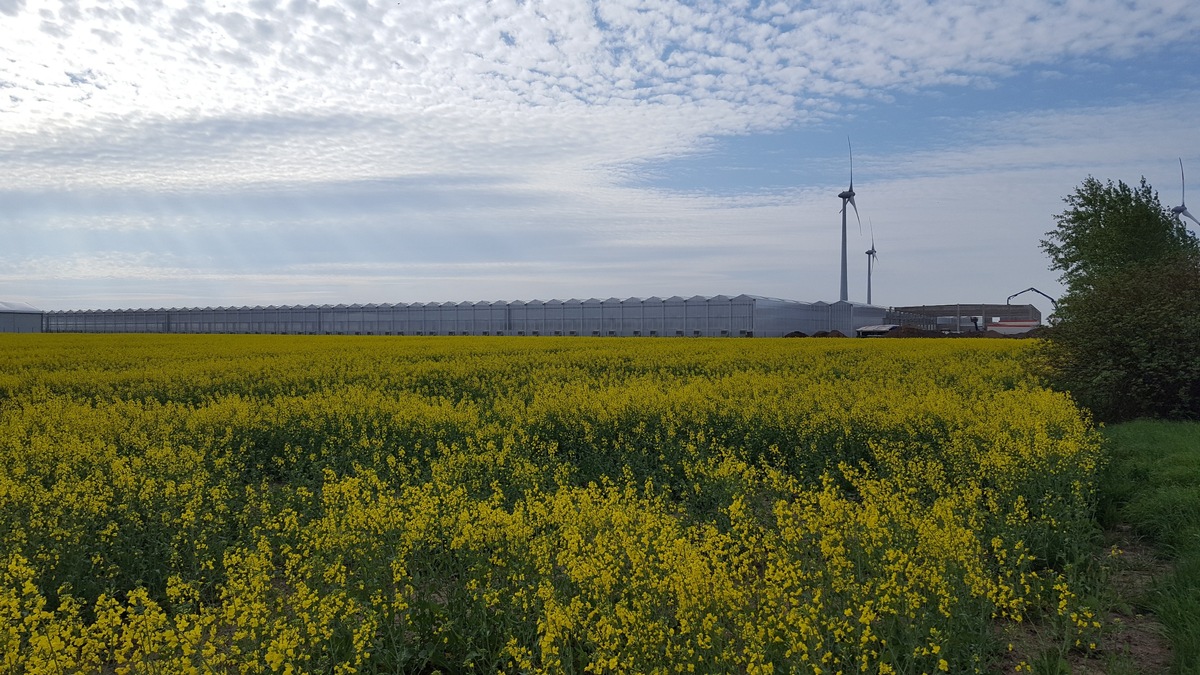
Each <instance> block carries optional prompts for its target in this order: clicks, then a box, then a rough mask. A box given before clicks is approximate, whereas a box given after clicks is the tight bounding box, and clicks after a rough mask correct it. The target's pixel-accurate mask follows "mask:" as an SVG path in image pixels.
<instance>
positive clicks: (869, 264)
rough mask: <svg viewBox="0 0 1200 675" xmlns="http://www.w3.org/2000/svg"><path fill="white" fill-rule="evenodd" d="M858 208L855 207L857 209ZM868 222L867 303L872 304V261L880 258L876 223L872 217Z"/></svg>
mask: <svg viewBox="0 0 1200 675" xmlns="http://www.w3.org/2000/svg"><path fill="white" fill-rule="evenodd" d="M857 210H858V209H855V211H857ZM867 223H869V224H870V225H871V248H870V249H869V250H868V251H867V304H868V305H869V304H871V267H872V263H873V262H874V261H876V260H878V259H879V256H877V255H875V223H872V222H871V219H870V218H867Z"/></svg>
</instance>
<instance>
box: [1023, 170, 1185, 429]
mask: <svg viewBox="0 0 1200 675" xmlns="http://www.w3.org/2000/svg"><path fill="white" fill-rule="evenodd" d="M1063 201H1065V202H1066V203H1067V205H1068V208H1067V210H1065V211H1063V212H1062V213H1060V214H1058V215H1056V216H1055V221H1056V222H1057V225H1058V227H1057V228H1056V229H1055V230H1053V231H1051V232H1048V233H1046V234H1047V239H1045V240H1043V241H1042V248H1043V249H1044V250H1045V251H1046V253H1047V254H1048V255H1049V256H1050V259H1051V265H1050V268H1051V269H1056V270H1059V271H1061V272H1062V276H1061V280H1062V281H1063V283H1064V284H1065V285H1066V286H1067V292H1066V294H1065V295H1064V296H1063V299H1062V300H1061V301H1060V302H1059V305H1058V307H1057V309H1056V312H1055V313H1056V315H1057V316H1058V323H1057V324H1056V325H1055V326H1054V328H1053V329H1052V330H1050V332H1049V333H1048V335H1047V342H1046V343H1045V349H1044V351H1043V355H1044V356H1045V357H1046V363H1047V365H1048V366H1049V373H1050V378H1051V382H1052V384H1054V385H1055V386H1057V387H1059V388H1062V389H1066V390H1068V391H1070V392H1071V393H1072V394H1073V395H1074V396H1075V399H1076V400H1077V401H1078V402H1079V403H1080V404H1082V405H1084V406H1086V407H1088V408H1090V409H1091V410H1092V412H1093V414H1094V415H1095V416H1096V417H1097V418H1098V419H1100V420H1103V421H1120V420H1126V419H1132V418H1135V417H1169V418H1197V419H1200V246H1198V245H1197V240H1196V237H1195V235H1193V234H1192V233H1190V232H1188V230H1187V228H1186V227H1184V226H1183V225H1182V224H1181V223H1180V222H1179V221H1178V219H1177V218H1175V217H1174V215H1173V214H1171V213H1170V212H1169V211H1167V210H1166V209H1164V208H1163V207H1162V205H1161V204H1159V201H1158V195H1157V194H1156V193H1155V192H1154V191H1153V190H1152V189H1151V188H1150V186H1149V185H1147V184H1146V179H1145V178H1143V179H1142V180H1141V183H1140V184H1139V185H1138V187H1137V188H1133V189H1131V188H1130V187H1129V186H1128V185H1126V184H1125V183H1122V182H1118V183H1117V184H1116V185H1113V183H1112V181H1109V182H1108V183H1107V184H1101V183H1100V181H1098V180H1096V179H1095V178H1092V177H1090V176H1089V177H1088V178H1087V180H1085V181H1084V182H1083V184H1082V185H1081V186H1079V187H1078V188H1077V189H1076V190H1075V193H1074V194H1072V195H1070V196H1068V197H1067V198H1065V199H1064V200H1063Z"/></svg>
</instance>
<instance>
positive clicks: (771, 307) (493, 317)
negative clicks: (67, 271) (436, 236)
mask: <svg viewBox="0 0 1200 675" xmlns="http://www.w3.org/2000/svg"><path fill="white" fill-rule="evenodd" d="M885 314H886V310H885V309H884V308H881V307H871V306H868V305H859V304H854V303H841V302H838V303H832V304H828V303H821V302H818V303H806V302H796V301H794V300H781V299H778V298H764V297H760V296H752V295H738V296H735V297H730V296H725V295H717V296H711V297H707V296H699V295H697V296H693V297H690V298H682V297H679V296H673V297H670V298H665V299H664V298H659V297H653V296H652V297H649V298H626V299H623V300H622V299H618V298H608V299H607V300H600V299H598V298H589V299H587V300H578V299H569V300H557V299H553V300H545V301H542V300H529V301H519V300H518V301H514V302H457V303H455V302H443V303H411V304H405V303H401V304H371V305H337V306H332V305H323V306H315V305H308V306H299V305H297V306H286V307H275V306H272V307H215V308H214V307H206V308H184V309H175V308H172V309H121V310H102V311H90V310H85V311H58V312H47V313H46V314H45V322H44V323H45V329H46V330H47V331H48V332H54V333H70V332H86V333H260V334H298V335H529V336H532V335H563V336H570V335H581V336H602V337H608V336H613V337H634V336H642V337H651V336H659V337H748V336H754V337H781V336H784V335H787V334H788V333H791V332H794V331H800V332H803V333H806V334H809V335H811V334H813V333H815V332H817V331H823V330H824V331H829V330H839V331H841V332H842V333H844V334H846V335H854V331H855V329H857V328H859V327H861V326H865V325H871V324H878V323H882V322H883V317H884V315H885ZM37 316H38V317H39V321H40V317H41V315H40V314H39V315H37Z"/></svg>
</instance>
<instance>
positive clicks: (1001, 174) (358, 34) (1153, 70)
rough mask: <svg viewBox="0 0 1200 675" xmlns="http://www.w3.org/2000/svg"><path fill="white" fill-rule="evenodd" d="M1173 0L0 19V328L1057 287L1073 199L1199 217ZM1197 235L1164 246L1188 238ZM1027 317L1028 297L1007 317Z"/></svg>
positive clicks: (1193, 58)
mask: <svg viewBox="0 0 1200 675" xmlns="http://www.w3.org/2000/svg"><path fill="white" fill-rule="evenodd" d="M1197 29H1200V3H1197V2H1195V1H1194V0H1055V1H1047V0H980V1H978V2H962V1H961V0H849V1H844V0H838V1H829V0H814V1H812V2H758V1H754V0H730V1H725V2H708V1H706V0H696V1H691V2H678V1H666V0H596V1H586V0H549V1H545V2H542V1H538V0H524V1H521V0H495V1H488V0H401V1H400V2H397V1H396V0H387V1H382V0H380V1H375V0H337V1H331V0H307V1H304V0H292V1H290V2H283V1H276V0H254V1H252V2H235V1H233V0H225V1H220V0H216V1H211V2H207V1H206V2H197V1H194V0H178V1H176V0H144V1H138V2H122V1H121V0H102V1H99V2H91V1H89V0H64V1H62V2H39V1H37V0H0V299H3V300H9V301H20V302H26V303H29V304H32V305H34V306H36V307H39V308H41V309H46V310H56V309H103V308H132V307H196V306H198V307H205V306H214V307H215V306H242V305H251V306H253V305H282V304H310V303H315V304H337V303H372V302H374V303H385V302H433V301H437V302H441V301H462V300H470V301H478V300H531V299H535V298H536V299H542V300H547V299H550V298H559V299H567V298H572V297H574V298H580V299H586V298H590V297H596V298H602V299H603V298H608V297H619V298H625V297H631V296H637V297H647V296H652V295H655V296H660V297H667V296H671V295H682V296H684V297H688V296H692V295H716V294H726V295H737V294H741V293H748V294H754V295H764V296H771V297H781V298H788V299H794V300H804V301H817V300H824V301H833V300H837V299H838V292H839V270H840V250H841V249H840V242H841V214H840V209H841V200H840V199H838V193H839V192H841V191H842V190H845V189H846V188H847V187H848V184H849V182H850V179H851V174H850V171H851V165H850V156H849V153H850V147H849V146H852V148H853V180H854V190H855V192H856V193H857V194H856V198H855V201H856V204H857V207H858V214H859V216H860V218H861V230H860V227H859V223H858V222H857V221H856V219H855V218H854V213H853V210H852V211H851V214H850V220H849V232H848V237H849V245H848V250H849V297H850V299H851V300H854V301H860V302H861V301H865V299H866V282H867V256H866V254H865V252H866V251H867V249H868V248H870V247H871V243H872V240H873V241H874V247H875V250H876V251H877V252H878V254H877V256H878V257H877V262H876V264H875V266H874V270H873V278H872V286H873V298H872V299H873V301H874V303H875V304H878V305H884V306H903V305H917V304H941V303H956V302H961V303H979V302H988V303H1003V302H1005V300H1006V298H1007V297H1008V296H1009V295H1011V294H1013V293H1017V292H1018V291H1022V290H1024V289H1026V288H1029V287H1036V288H1038V289H1040V290H1042V291H1044V292H1046V293H1048V294H1049V295H1051V296H1057V295H1059V294H1060V293H1061V292H1062V287H1061V285H1060V284H1059V283H1058V273H1057V272H1055V271H1052V270H1050V269H1048V259H1047V258H1046V256H1045V255H1044V253H1043V252H1042V250H1041V248H1040V246H1039V241H1040V240H1041V239H1043V238H1044V237H1045V233H1046V232H1047V231H1049V230H1050V229H1052V228H1053V227H1054V215H1055V214H1056V213H1059V212H1061V211H1062V210H1063V209H1064V207H1065V205H1064V204H1063V202H1062V199H1063V197H1065V196H1067V195H1068V194H1070V193H1071V192H1073V190H1074V189H1075V188H1076V187H1077V186H1078V185H1079V184H1080V183H1082V181H1083V180H1084V179H1085V178H1086V177H1088V176H1089V175H1090V176H1095V177H1096V178H1099V179H1100V180H1102V181H1106V180H1113V181H1118V180H1120V181H1125V182H1127V183H1131V184H1132V183H1135V182H1136V181H1138V180H1139V179H1140V178H1141V177H1143V176H1144V177H1145V178H1146V180H1147V181H1148V182H1149V183H1150V184H1151V185H1152V186H1153V187H1154V188H1155V189H1156V190H1157V191H1158V193H1159V196H1160V199H1161V201H1162V203H1163V205H1164V206H1167V207H1170V206H1175V205H1177V204H1179V203H1180V202H1181V201H1182V200H1183V194H1182V193H1181V188H1182V186H1181V180H1180V172H1179V168H1180V167H1179V161H1180V159H1182V162H1183V165H1184V167H1185V169H1188V170H1190V171H1191V172H1192V175H1194V178H1193V179H1192V180H1193V181H1194V183H1195V187H1194V188H1193V190H1194V193H1193V194H1195V195H1196V196H1195V197H1193V199H1195V200H1196V206H1193V207H1190V208H1191V210H1192V211H1197V207H1200V115H1198V111H1200V108H1198V104H1200V46H1198V43H1197V35H1198V32H1200V31H1198V30H1197ZM1194 229H1195V228H1193V231H1194ZM1014 302H1031V303H1032V304H1035V305H1038V306H1039V308H1040V309H1042V311H1043V313H1044V314H1049V312H1050V309H1051V308H1050V306H1049V302H1048V301H1046V300H1044V299H1043V298H1041V296H1038V295H1036V294H1033V293H1026V294H1025V295H1022V296H1019V297H1018V298H1017V299H1014Z"/></svg>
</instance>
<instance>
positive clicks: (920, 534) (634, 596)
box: [0, 335, 1100, 674]
mask: <svg viewBox="0 0 1200 675" xmlns="http://www.w3.org/2000/svg"><path fill="white" fill-rule="evenodd" d="M1028 349H1029V346H1028V343H1023V342H1017V341H996V340H958V341H937V340H814V339H809V340H732V339H725V340H691V339H670V340H667V339H590V338H559V339H556V338H466V337H461V338H373V337H284V336H96V335H74V336H71V335H39V336H12V335H10V336H0V655H2V659H3V661H2V662H0V672H4V673H67V672H80V671H83V672H117V673H205V672H220V673H235V672H236V673H265V672H283V673H298V672H322V673H324V672H331V673H354V672H359V673H368V672H369V673H384V672H386V673H392V672H417V671H420V672H432V671H434V670H438V669H440V670H442V671H444V672H468V671H478V672H495V671H504V672H510V673H516V672H539V673H540V672H545V673H560V672H567V673H582V672H589V673H627V672H640V673H653V672H661V673H666V672H708V673H727V672H744V673H766V672H776V673H793V672H796V673H814V674H819V673H831V674H832V673H859V672H863V673H939V672H950V673H967V672H991V671H993V670H995V669H997V668H999V667H1001V664H1002V663H1004V661H1003V660H1002V655H1003V652H1004V651H1005V650H1006V643H1007V642H1008V640H1007V638H1006V635H1007V634H1010V633H1014V632H1017V631H1018V630H1019V629H1020V627H1021V626H1023V625H1025V624H1028V623H1030V622H1035V623H1037V625H1038V626H1040V627H1041V628H1040V629H1042V630H1053V631H1056V634H1057V637H1058V639H1061V640H1066V641H1069V642H1071V643H1072V644H1074V643H1078V644H1080V645H1083V648H1084V649H1086V648H1087V645H1088V644H1090V643H1091V642H1093V641H1094V639H1095V634H1096V632H1097V630H1098V629H1099V624H1098V623H1097V621H1096V619H1095V617H1094V616H1093V610H1091V609H1089V607H1087V606H1086V604H1085V602H1084V601H1083V600H1082V599H1081V595H1082V593H1081V587H1080V585H1079V584H1080V583H1081V582H1080V580H1079V574H1080V573H1079V565H1080V562H1081V561H1082V560H1084V559H1085V558H1086V557H1087V555H1088V553H1089V551H1090V546H1091V541H1092V540H1091V537H1092V527H1093V520H1092V518H1091V512H1092V508H1093V499H1094V486H1095V476H1096V471H1097V462H1098V460H1099V457H1100V452H1099V444H1098V441H1097V435H1096V433H1095V431H1094V430H1093V429H1092V428H1091V427H1090V425H1089V423H1088V422H1087V420H1086V419H1085V417H1084V416H1083V415H1082V414H1081V413H1080V411H1079V410H1078V409H1077V408H1076V407H1075V406H1074V405H1073V404H1072V402H1071V401H1070V400H1069V399H1068V398H1066V397H1065V396H1063V395H1060V394H1056V393H1053V392H1050V391H1047V390H1045V389H1043V388H1041V387H1039V386H1038V384H1037V383H1036V381H1035V380H1034V378H1033V377H1032V376H1031V375H1030V374H1029V372H1028V370H1027V368H1026V367H1025V366H1024V365H1023V360H1022V355H1023V354H1024V353H1026V350H1028ZM1009 668H1010V669H1011V666H1009Z"/></svg>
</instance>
